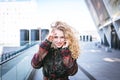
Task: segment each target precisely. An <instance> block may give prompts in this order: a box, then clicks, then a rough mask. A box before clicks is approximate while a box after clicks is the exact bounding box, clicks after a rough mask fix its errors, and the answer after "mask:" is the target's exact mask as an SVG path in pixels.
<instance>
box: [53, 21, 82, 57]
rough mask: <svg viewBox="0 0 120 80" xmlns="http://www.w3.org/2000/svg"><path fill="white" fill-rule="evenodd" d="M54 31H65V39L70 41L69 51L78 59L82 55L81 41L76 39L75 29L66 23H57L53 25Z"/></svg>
mask: <svg viewBox="0 0 120 80" xmlns="http://www.w3.org/2000/svg"><path fill="white" fill-rule="evenodd" d="M51 27H52V29H59V30H61V31H63V33H64V35H65V38H66V39H68V40H69V49H70V51H71V55H72V58H74V59H77V58H78V56H79V54H80V46H79V40H78V38H77V37H76V35H75V34H76V33H75V32H74V29H73V28H72V27H71V26H69V25H68V24H66V23H65V22H61V21H57V22H55V23H54V25H51Z"/></svg>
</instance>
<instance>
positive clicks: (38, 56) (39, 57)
mask: <svg viewBox="0 0 120 80" xmlns="http://www.w3.org/2000/svg"><path fill="white" fill-rule="evenodd" d="M50 46H51V42H50V41H48V40H47V39H46V40H45V41H43V42H42V43H41V44H40V46H39V50H38V52H37V53H35V54H34V56H33V58H32V60H31V65H32V66H33V68H35V69H38V68H41V67H42V63H43V62H42V61H43V59H44V57H45V56H46V55H47V53H48V50H49V48H50Z"/></svg>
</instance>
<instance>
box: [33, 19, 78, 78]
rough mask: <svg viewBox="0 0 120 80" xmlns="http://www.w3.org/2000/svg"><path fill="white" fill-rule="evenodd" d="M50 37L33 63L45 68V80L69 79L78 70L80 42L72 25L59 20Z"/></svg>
mask: <svg viewBox="0 0 120 80" xmlns="http://www.w3.org/2000/svg"><path fill="white" fill-rule="evenodd" d="M51 28H52V30H51V32H50V34H49V35H48V37H47V38H46V39H45V40H44V41H43V42H42V43H41V44H40V46H39V50H38V52H37V53H35V54H34V56H33V58H32V61H31V64H32V66H33V67H34V68H35V69H38V68H41V67H42V68H43V75H44V79H43V80H69V76H72V75H75V74H76V73H77V71H78V65H77V61H76V60H77V58H78V56H79V43H78V40H77V38H76V37H75V34H74V32H73V31H72V30H73V29H71V27H70V26H69V25H67V24H66V23H64V22H60V21H57V22H56V23H55V24H54V25H52V26H51Z"/></svg>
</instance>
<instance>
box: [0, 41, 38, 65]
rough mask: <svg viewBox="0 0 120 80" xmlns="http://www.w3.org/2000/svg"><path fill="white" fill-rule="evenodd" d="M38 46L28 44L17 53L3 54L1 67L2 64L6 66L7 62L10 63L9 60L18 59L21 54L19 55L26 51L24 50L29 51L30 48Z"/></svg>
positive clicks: (0, 62)
mask: <svg viewBox="0 0 120 80" xmlns="http://www.w3.org/2000/svg"><path fill="white" fill-rule="evenodd" d="M36 44H37V42H34V43H31V44H27V45H25V46H24V47H23V48H21V49H19V50H17V51H12V52H10V53H6V54H2V55H1V61H0V65H2V64H4V63H5V62H7V61H9V60H11V59H13V58H15V57H17V56H18V55H20V54H19V53H20V52H22V51H24V50H26V49H28V48H30V47H32V46H34V45H36Z"/></svg>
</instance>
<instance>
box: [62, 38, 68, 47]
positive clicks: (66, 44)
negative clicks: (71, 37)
mask: <svg viewBox="0 0 120 80" xmlns="http://www.w3.org/2000/svg"><path fill="white" fill-rule="evenodd" d="M68 46H69V41H68V40H66V41H65V44H64V45H63V48H65V47H68Z"/></svg>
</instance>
